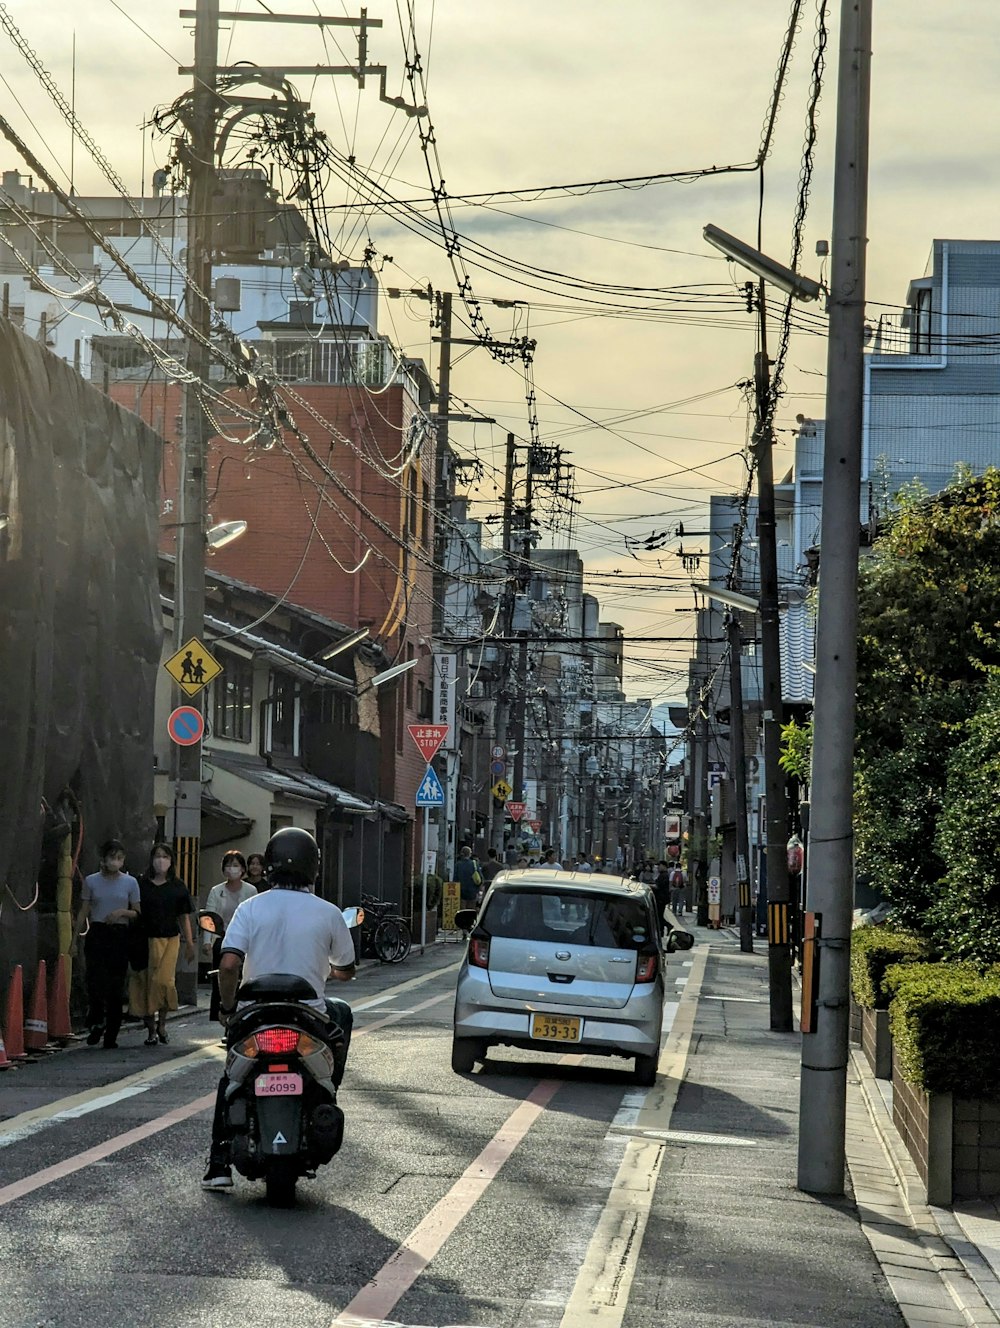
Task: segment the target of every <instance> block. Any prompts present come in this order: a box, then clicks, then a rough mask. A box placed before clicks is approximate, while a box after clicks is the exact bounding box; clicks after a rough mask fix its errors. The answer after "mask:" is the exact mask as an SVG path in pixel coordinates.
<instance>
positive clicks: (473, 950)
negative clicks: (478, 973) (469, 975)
mask: <svg viewBox="0 0 1000 1328" xmlns="http://www.w3.org/2000/svg"><path fill="white" fill-rule="evenodd" d="M469 963H470V964H471V965H472V966H473V968H489V966H490V943H489V941H484V940H483V939H482V938H480V937H476V936H474V937H473V938H472V940H471V941H470V942H469Z"/></svg>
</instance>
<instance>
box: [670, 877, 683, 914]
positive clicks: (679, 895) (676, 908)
mask: <svg viewBox="0 0 1000 1328" xmlns="http://www.w3.org/2000/svg"><path fill="white" fill-rule="evenodd" d="M670 907H671V909H672V910H673V912H674V913H675V914H676V915H677V918H678V920H680V919H681V918H682V917H683V916H684V872H683V870H682V869H681V868H680V867H674V868H673V869H672V870H671V872H670Z"/></svg>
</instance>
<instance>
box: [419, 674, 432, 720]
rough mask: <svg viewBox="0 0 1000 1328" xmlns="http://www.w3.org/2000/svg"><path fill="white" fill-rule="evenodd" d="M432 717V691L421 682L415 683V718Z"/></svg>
mask: <svg viewBox="0 0 1000 1328" xmlns="http://www.w3.org/2000/svg"><path fill="white" fill-rule="evenodd" d="M433 718H434V693H433V692H432V691H431V689H430V688H429V687H428V686H427V685H426V684H425V683H422V682H418V683H417V719H426V720H431V719H433Z"/></svg>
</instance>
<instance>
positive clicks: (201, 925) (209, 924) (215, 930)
mask: <svg viewBox="0 0 1000 1328" xmlns="http://www.w3.org/2000/svg"><path fill="white" fill-rule="evenodd" d="M198 930H199V931H203V932H206V933H207V934H208V935H209V936H221V935H222V933H223V932H224V931H225V930H226V928H225V925H224V924H223V921H222V918H221V917H220V916H219V914H218V913H213V912H212V911H211V910H210V909H207V908H203V909H201V910H200V912H199V913H198Z"/></svg>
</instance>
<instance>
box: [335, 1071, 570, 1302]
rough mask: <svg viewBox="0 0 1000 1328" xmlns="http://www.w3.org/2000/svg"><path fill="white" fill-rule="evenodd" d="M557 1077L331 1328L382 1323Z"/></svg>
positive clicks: (530, 1099) (517, 1114) (555, 1087)
mask: <svg viewBox="0 0 1000 1328" xmlns="http://www.w3.org/2000/svg"><path fill="white" fill-rule="evenodd" d="M582 1060H583V1057H582V1056H562V1057H560V1061H559V1063H560V1064H561V1065H579V1064H580V1063H581V1062H582ZM561 1086H562V1083H561V1081H560V1080H558V1079H543V1080H542V1081H541V1083H539V1084H536V1086H535V1087H534V1088H533V1089H532V1091H531V1092H530V1093H529V1094H528V1096H527V1097H526V1098H525V1099H524V1101H523V1102H522V1103H521V1104H520V1106H518V1107H515V1109H514V1110H513V1111H512V1112H511V1114H510V1115H509V1116H508V1117H507V1119H506V1120H505V1121H504V1123H503V1125H501V1127H500V1129H499V1130H498V1131H497V1132H496V1134H495V1135H494V1136H493V1138H492V1139H491V1140H490V1141H489V1143H488V1144H487V1145H486V1147H485V1148H484V1149H483V1150H482V1152H481V1153H480V1154H479V1156H478V1157H477V1158H475V1159H474V1160H473V1161H472V1162H470V1163H469V1165H468V1166H467V1167H466V1169H465V1171H463V1172H462V1174H461V1176H460V1177H459V1178H458V1180H457V1181H456V1182H455V1184H454V1185H453V1186H452V1187H451V1189H450V1190H449V1191H448V1193H447V1194H445V1195H443V1196H442V1197H441V1198H440V1199H439V1200H438V1201H437V1203H436V1204H435V1205H434V1207H433V1208H432V1209H431V1211H430V1212H429V1213H428V1214H427V1216H426V1217H425V1218H424V1219H423V1221H422V1222H419V1223H418V1224H417V1226H415V1227H414V1229H413V1230H412V1231H411V1232H410V1234H409V1235H408V1236H407V1238H406V1240H404V1241H403V1243H402V1245H400V1247H399V1248H398V1249H397V1250H396V1252H395V1253H394V1254H392V1255H391V1256H390V1257H389V1258H388V1259H387V1260H386V1262H385V1263H384V1264H383V1265H382V1267H381V1268H380V1269H379V1270H378V1272H377V1273H376V1274H375V1276H374V1277H373V1278H372V1279H371V1281H370V1282H368V1284H367V1285H366V1286H363V1287H362V1288H361V1290H360V1291H359V1292H358V1294H357V1295H356V1296H355V1297H354V1299H353V1300H352V1301H351V1302H350V1304H348V1305H345V1307H344V1308H343V1309H342V1310H341V1312H340V1314H339V1315H338V1316H337V1318H336V1319H334V1320H333V1322H332V1323H331V1324H330V1328H362V1326H363V1325H370V1324H371V1323H372V1321H375V1322H376V1323H377V1322H380V1321H384V1320H385V1319H386V1317H387V1316H388V1315H389V1314H390V1313H391V1312H392V1310H393V1309H394V1308H395V1307H396V1305H398V1303H399V1301H400V1300H401V1299H402V1298H403V1296H404V1295H405V1294H406V1292H407V1291H409V1289H410V1287H411V1286H412V1285H413V1284H414V1282H415V1281H416V1280H417V1278H418V1277H419V1276H420V1274H421V1273H422V1272H423V1271H424V1269H425V1268H426V1267H427V1265H428V1264H429V1263H430V1261H431V1260H432V1259H433V1258H434V1256H435V1255H436V1254H437V1253H438V1252H439V1251H440V1249H441V1248H442V1246H443V1245H444V1243H445V1241H446V1240H447V1239H448V1237H449V1236H450V1235H451V1234H452V1233H453V1232H454V1230H455V1228H456V1227H457V1226H458V1224H459V1222H461V1220H462V1218H463V1217H466V1216H467V1215H468V1214H469V1213H470V1212H471V1211H472V1209H473V1208H474V1207H475V1205H476V1203H477V1202H478V1201H479V1199H480V1198H482V1196H483V1195H484V1194H485V1193H486V1190H487V1188H488V1187H489V1185H490V1184H491V1182H492V1181H494V1180H495V1179H496V1177H497V1174H498V1173H499V1171H500V1168H501V1167H502V1166H503V1164H504V1163H505V1162H506V1161H507V1159H508V1158H509V1157H510V1155H511V1154H512V1153H513V1152H514V1150H515V1148H517V1146H518V1144H520V1143H521V1141H522V1140H523V1139H524V1137H525V1135H526V1134H527V1133H528V1131H529V1130H530V1129H531V1127H532V1125H534V1123H535V1121H536V1120H537V1119H538V1117H539V1116H540V1115H541V1114H542V1112H543V1111H544V1110H545V1108H546V1107H547V1106H548V1104H549V1102H551V1100H552V1098H553V1097H554V1096H555V1095H556V1093H557V1092H558V1091H559V1089H560V1087H561Z"/></svg>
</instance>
